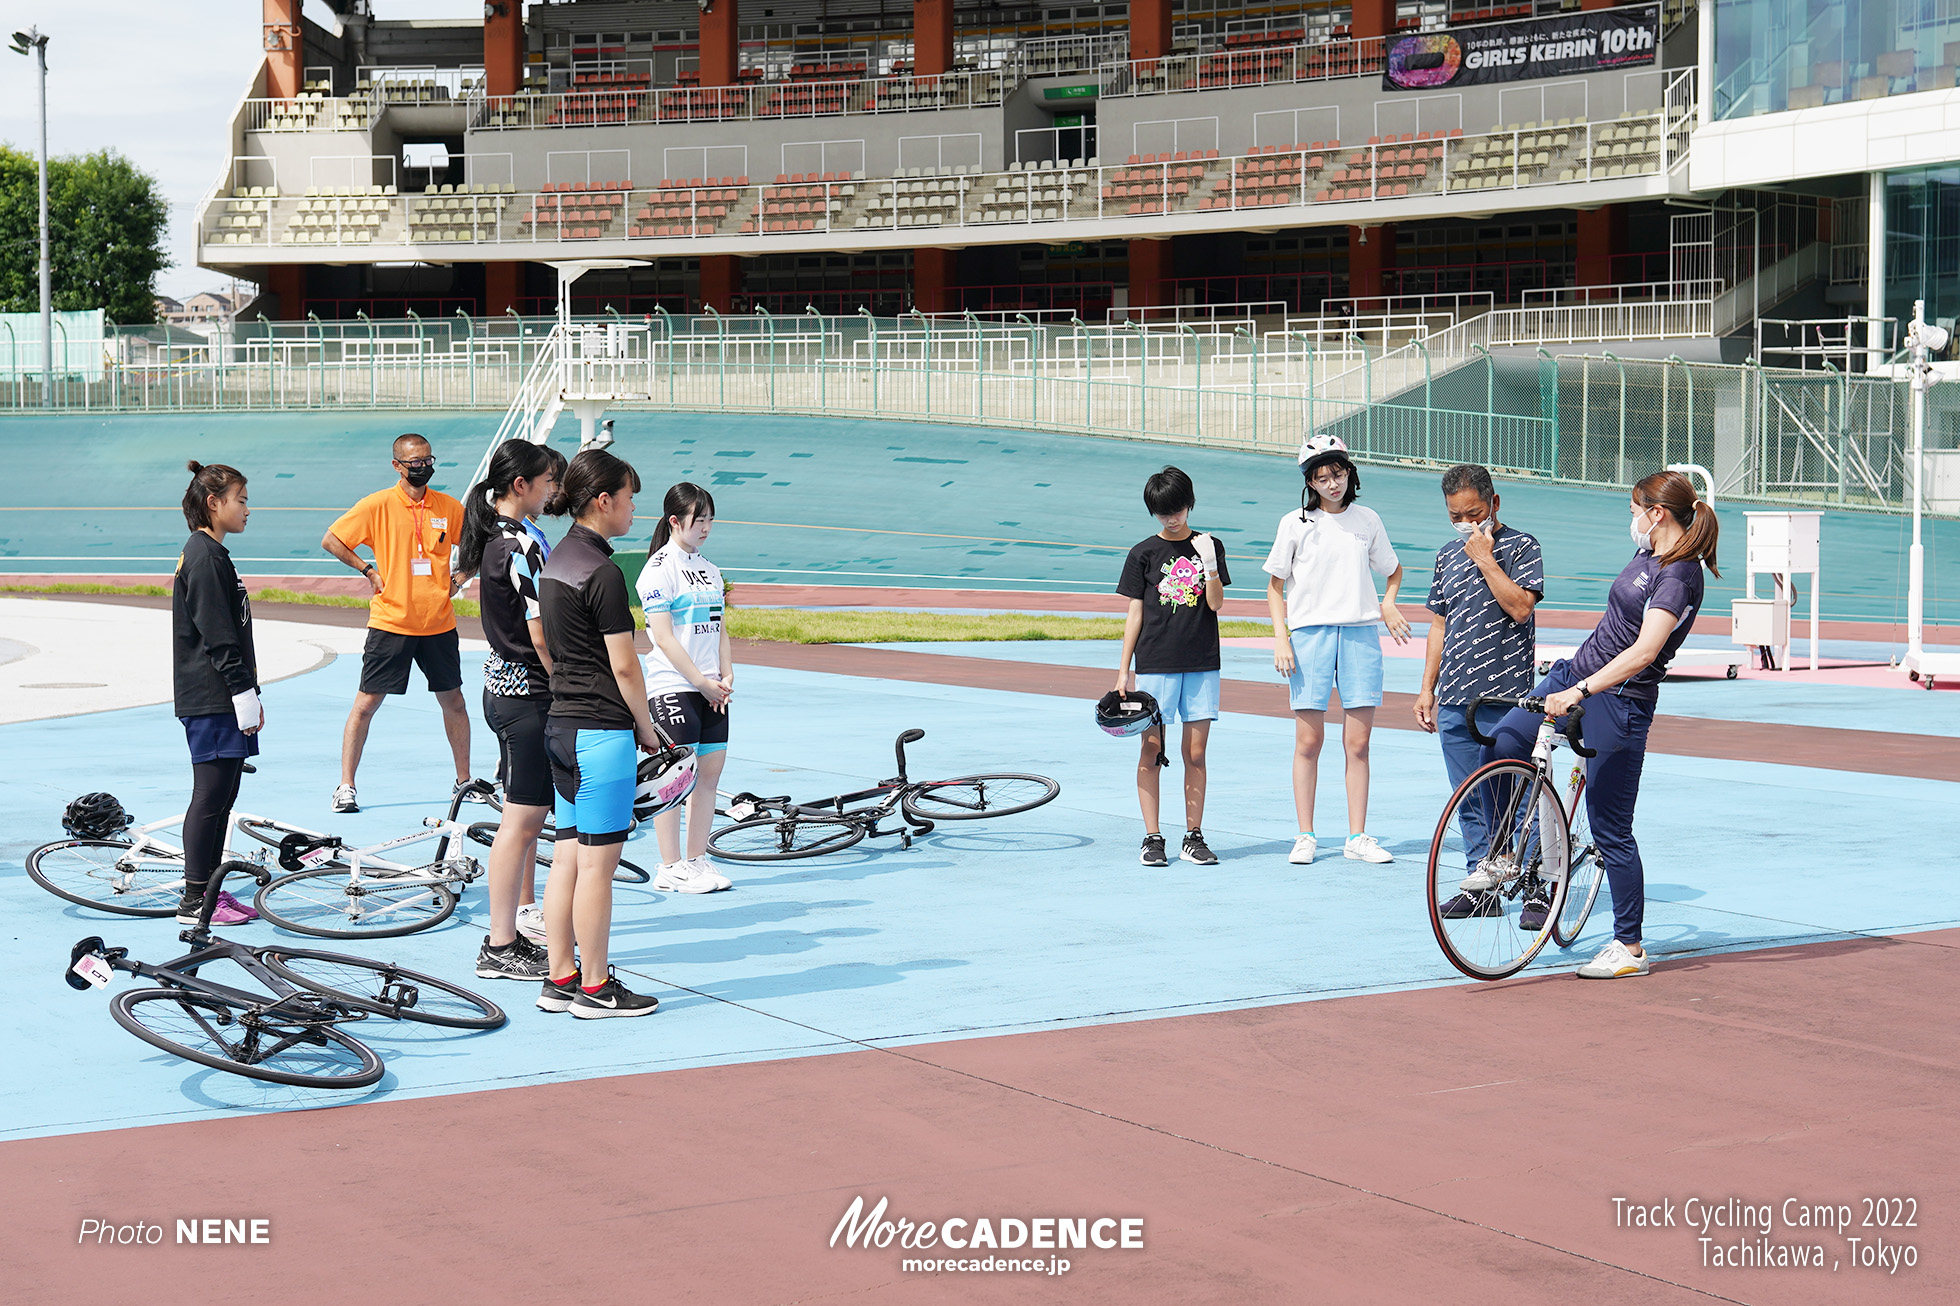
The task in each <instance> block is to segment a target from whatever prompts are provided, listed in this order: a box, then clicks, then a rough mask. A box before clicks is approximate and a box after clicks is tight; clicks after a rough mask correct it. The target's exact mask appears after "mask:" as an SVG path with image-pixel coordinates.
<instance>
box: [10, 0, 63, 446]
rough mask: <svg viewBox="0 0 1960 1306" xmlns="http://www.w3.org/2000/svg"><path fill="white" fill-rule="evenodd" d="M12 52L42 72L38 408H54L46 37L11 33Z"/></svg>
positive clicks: (35, 32)
mask: <svg viewBox="0 0 1960 1306" xmlns="http://www.w3.org/2000/svg"><path fill="white" fill-rule="evenodd" d="M13 49H14V53H15V54H26V53H27V52H28V51H29V50H32V51H33V52H34V56H35V61H36V63H38V64H39V66H40V73H41V157H40V160H39V162H40V177H39V190H40V205H41V407H43V408H52V407H54V298H53V293H52V287H53V282H54V276H53V268H52V264H51V263H50V262H49V258H48V38H47V37H45V36H43V35H41V29H40V28H38V27H30V28H28V29H27V30H26V31H25V32H15V33H14V45H13Z"/></svg>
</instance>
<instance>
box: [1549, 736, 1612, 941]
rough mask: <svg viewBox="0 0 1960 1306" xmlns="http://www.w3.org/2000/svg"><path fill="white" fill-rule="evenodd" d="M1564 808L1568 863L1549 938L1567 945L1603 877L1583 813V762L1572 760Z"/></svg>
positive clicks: (1596, 897)
mask: <svg viewBox="0 0 1960 1306" xmlns="http://www.w3.org/2000/svg"><path fill="white" fill-rule="evenodd" d="M1565 792H1566V798H1565V810H1566V813H1567V821H1568V822H1569V824H1570V827H1571V832H1572V837H1571V840H1570V842H1571V846H1572V856H1571V866H1570V867H1569V868H1568V869H1567V870H1566V873H1565V903H1564V905H1563V906H1562V907H1560V909H1559V913H1558V915H1556V916H1554V917H1552V942H1553V943H1555V944H1557V945H1558V946H1559V947H1561V948H1569V947H1571V946H1572V945H1573V944H1574V943H1577V942H1578V941H1579V934H1580V932H1581V931H1583V930H1584V929H1585V928H1586V918H1587V917H1588V916H1591V915H1592V909H1593V903H1595V902H1597V901H1598V900H1599V885H1600V881H1602V880H1604V879H1605V878H1606V875H1605V869H1604V868H1603V867H1602V866H1601V865H1600V861H1599V848H1598V847H1597V846H1596V845H1595V844H1594V843H1593V841H1592V822H1591V820H1590V819H1589V818H1588V817H1587V815H1586V764H1585V763H1584V762H1574V763H1573V764H1572V780H1571V783H1570V784H1569V785H1568V786H1567V788H1566V791H1565Z"/></svg>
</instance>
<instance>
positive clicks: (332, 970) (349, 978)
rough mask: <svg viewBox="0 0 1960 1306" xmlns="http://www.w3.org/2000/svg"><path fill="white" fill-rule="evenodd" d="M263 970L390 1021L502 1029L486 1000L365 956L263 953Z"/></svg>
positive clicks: (287, 950) (298, 951) (301, 950)
mask: <svg viewBox="0 0 1960 1306" xmlns="http://www.w3.org/2000/svg"><path fill="white" fill-rule="evenodd" d="M259 960H260V961H262V962H264V963H265V966H266V969H267V970H270V971H272V972H273V973H275V974H278V975H283V976H284V977H285V978H287V979H289V980H291V981H292V982H293V983H295V984H298V985H300V986H301V987H302V988H308V989H311V990H313V991H314V992H315V993H324V994H325V995H327V996H328V997H330V998H338V999H340V1000H341V1001H342V1002H345V1003H346V1004H347V1005H349V1006H351V1007H359V1008H361V1009H362V1010H363V1011H372V1012H373V1013H374V1014H376V1015H377V1016H386V1017H388V1018H389V1019H390V1020H414V1021H420V1022H421V1023H422V1024H424V1025H444V1026H447V1027H448V1028H450V1029H501V1028H503V1025H504V1022H505V1019H506V1017H505V1016H504V1013H503V1010H502V1009H501V1008H500V1007H498V1006H497V1004H496V1003H494V1002H492V1001H490V1000H489V999H488V998H484V997H479V996H477V995H476V994H474V993H472V992H470V991H469V990H468V989H465V988H459V987H457V986H456V985H454V984H451V983H450V982H449V981H448V980H441V979H437V978H436V977H435V976H433V975H424V974H422V973H421V972H419V971H412V970H403V969H402V968H401V967H399V966H391V965H389V964H387V963H385V962H379V961H369V960H368V959H367V958H365V957H348V956H343V955H342V954H340V953H338V952H313V951H311V950H309V949H306V948H265V949H262V950H261V951H260V952H259Z"/></svg>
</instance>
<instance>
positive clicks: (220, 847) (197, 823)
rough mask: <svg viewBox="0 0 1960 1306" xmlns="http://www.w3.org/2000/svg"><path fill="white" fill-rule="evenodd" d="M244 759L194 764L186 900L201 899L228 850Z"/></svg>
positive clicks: (186, 817)
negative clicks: (227, 827) (227, 835)
mask: <svg viewBox="0 0 1960 1306" xmlns="http://www.w3.org/2000/svg"><path fill="white" fill-rule="evenodd" d="M244 771H245V759H244V758H242V757H219V758H214V759H213V760H211V761H209V762H193V763H191V805H190V810H189V811H187V812H185V813H184V896H185V897H187V898H190V897H195V898H202V897H203V896H204V891H205V888H206V887H207V886H208V885H209V884H210V882H211V872H213V871H215V870H217V869H218V858H219V856H220V855H222V854H223V852H224V848H225V823H226V822H227V821H229V820H230V819H231V805H232V804H233V803H234V802H236V801H237V800H238V780H239V777H240V776H241V775H243V774H244Z"/></svg>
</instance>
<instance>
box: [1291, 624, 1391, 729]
mask: <svg viewBox="0 0 1960 1306" xmlns="http://www.w3.org/2000/svg"><path fill="white" fill-rule="evenodd" d="M1291 633H1292V637H1293V674H1292V675H1290V676H1288V677H1287V678H1286V689H1287V702H1288V703H1290V704H1291V705H1292V708H1293V710H1294V711H1295V712H1325V711H1326V710H1327V701H1328V698H1329V696H1330V695H1331V694H1332V693H1333V691H1334V690H1336V689H1338V690H1340V691H1341V706H1342V707H1380V706H1381V701H1382V642H1381V636H1380V635H1378V634H1376V632H1375V623H1374V622H1372V621H1370V622H1367V623H1365V624H1362V625H1355V626H1302V627H1300V628H1299V629H1298V630H1296V631H1293V632H1291Z"/></svg>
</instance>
